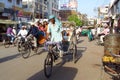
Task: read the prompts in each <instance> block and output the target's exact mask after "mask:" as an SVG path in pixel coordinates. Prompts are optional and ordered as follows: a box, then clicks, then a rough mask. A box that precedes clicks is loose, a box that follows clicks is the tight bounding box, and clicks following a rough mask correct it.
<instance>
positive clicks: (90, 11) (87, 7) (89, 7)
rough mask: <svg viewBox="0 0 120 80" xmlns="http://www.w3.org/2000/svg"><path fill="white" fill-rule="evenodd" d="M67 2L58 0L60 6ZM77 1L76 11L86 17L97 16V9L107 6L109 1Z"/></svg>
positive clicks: (66, 0)
mask: <svg viewBox="0 0 120 80" xmlns="http://www.w3.org/2000/svg"><path fill="white" fill-rule="evenodd" d="M68 1H69V0H60V4H63V3H68ZM77 1H78V9H77V11H78V12H80V13H82V14H87V15H88V17H96V16H97V11H95V9H97V7H99V6H104V5H108V4H109V3H110V0H77Z"/></svg>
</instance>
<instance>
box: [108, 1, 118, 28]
mask: <svg viewBox="0 0 120 80" xmlns="http://www.w3.org/2000/svg"><path fill="white" fill-rule="evenodd" d="M108 14H109V15H110V16H112V18H113V19H114V26H119V27H120V24H119V23H118V22H119V21H120V0H111V3H110V8H109V13H108Z"/></svg>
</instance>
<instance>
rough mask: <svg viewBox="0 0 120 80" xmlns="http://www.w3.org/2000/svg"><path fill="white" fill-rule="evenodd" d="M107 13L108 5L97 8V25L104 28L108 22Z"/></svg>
mask: <svg viewBox="0 0 120 80" xmlns="http://www.w3.org/2000/svg"><path fill="white" fill-rule="evenodd" d="M108 11H109V5H104V6H100V7H98V19H97V24H99V25H102V26H104V25H106V23H108V22H109V15H108Z"/></svg>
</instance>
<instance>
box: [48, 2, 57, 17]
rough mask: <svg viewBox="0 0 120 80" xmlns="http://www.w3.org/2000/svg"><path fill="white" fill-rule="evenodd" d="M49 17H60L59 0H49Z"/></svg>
mask: <svg viewBox="0 0 120 80" xmlns="http://www.w3.org/2000/svg"><path fill="white" fill-rule="evenodd" d="M48 15H55V16H59V0H48Z"/></svg>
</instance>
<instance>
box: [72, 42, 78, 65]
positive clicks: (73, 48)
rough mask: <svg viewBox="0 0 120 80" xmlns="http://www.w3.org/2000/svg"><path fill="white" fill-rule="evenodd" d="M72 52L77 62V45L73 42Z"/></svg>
mask: <svg viewBox="0 0 120 80" xmlns="http://www.w3.org/2000/svg"><path fill="white" fill-rule="evenodd" d="M71 53H72V57H73V61H74V63H75V61H76V56H77V46H76V45H75V44H74V43H71Z"/></svg>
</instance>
